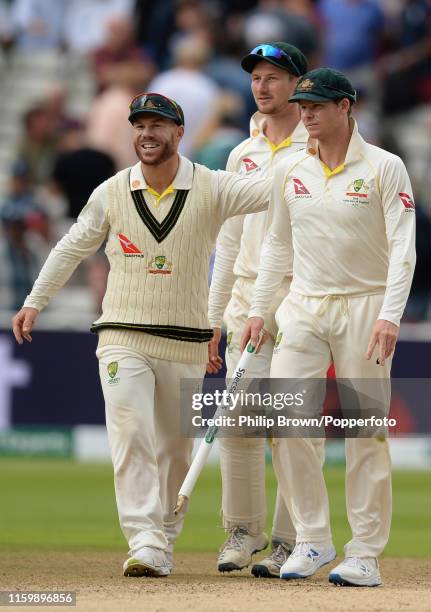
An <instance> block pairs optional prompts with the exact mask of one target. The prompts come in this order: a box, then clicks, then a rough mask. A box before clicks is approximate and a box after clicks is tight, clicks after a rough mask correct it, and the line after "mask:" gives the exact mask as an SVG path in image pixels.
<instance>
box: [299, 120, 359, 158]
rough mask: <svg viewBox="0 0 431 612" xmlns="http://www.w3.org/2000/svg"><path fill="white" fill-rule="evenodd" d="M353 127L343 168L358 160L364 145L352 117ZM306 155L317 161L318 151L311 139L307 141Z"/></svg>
mask: <svg viewBox="0 0 431 612" xmlns="http://www.w3.org/2000/svg"><path fill="white" fill-rule="evenodd" d="M350 121H351V122H352V123H351V125H353V131H352V135H351V137H350V142H349V146H348V147H347V153H346V158H345V160H344V164H342V165H343V166H346V165H347V164H349V163H352V162H354V161H356V160H357V159H359V158H360V156H361V153H362V150H363V148H364V145H365V140H364V139H363V138H362V136H361V135H360V134H359V131H358V124H357V123H356V121H355V119H353V117H351V118H350ZM307 153H308V154H309V155H312V156H313V157H316V158H317V159H319V149H318V145H317V140H315V139H313V138H309V139H308V141H307Z"/></svg>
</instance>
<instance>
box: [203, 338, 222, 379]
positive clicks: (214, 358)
mask: <svg viewBox="0 0 431 612" xmlns="http://www.w3.org/2000/svg"><path fill="white" fill-rule="evenodd" d="M213 332H214V335H213V337H212V340H211V341H210V342H208V362H207V374H217V372H219V371H220V370H221V367H222V365H223V359H222V358H221V357H220V355H219V352H218V347H219V343H220V338H221V329H220V327H214V328H213Z"/></svg>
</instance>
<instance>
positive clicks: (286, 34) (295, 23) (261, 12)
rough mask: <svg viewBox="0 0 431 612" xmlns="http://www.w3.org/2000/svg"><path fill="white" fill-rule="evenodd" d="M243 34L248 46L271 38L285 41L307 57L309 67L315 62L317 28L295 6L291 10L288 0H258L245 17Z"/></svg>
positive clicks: (317, 38) (316, 56)
mask: <svg viewBox="0 0 431 612" xmlns="http://www.w3.org/2000/svg"><path fill="white" fill-rule="evenodd" d="M307 4H309V3H307ZM292 6H293V5H292ZM244 38H245V43H246V47H247V48H248V49H252V48H253V47H256V46H257V45H259V44H260V43H262V42H267V41H271V40H272V41H275V40H286V41H289V43H290V44H292V45H294V46H295V47H298V49H300V50H301V51H302V52H303V53H304V54H305V55H306V56H307V57H308V60H309V66H310V67H311V68H313V67H314V66H315V65H317V63H318V52H319V33H318V31H317V28H316V26H315V24H314V23H313V22H312V21H310V20H309V19H308V18H306V17H304V14H299V11H298V9H297V8H295V7H294V10H292V9H291V8H290V3H289V2H284V3H283V2H281V3H280V2H274V1H273V0H261V1H260V2H259V4H258V6H257V8H256V9H255V10H253V11H251V12H250V13H248V15H247V16H246V18H245V21H244Z"/></svg>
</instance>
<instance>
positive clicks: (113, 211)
mask: <svg viewBox="0 0 431 612" xmlns="http://www.w3.org/2000/svg"><path fill="white" fill-rule="evenodd" d="M270 189H271V185H270V182H269V181H265V180H264V179H256V180H255V181H249V180H247V179H244V178H241V177H238V176H237V175H235V174H232V173H228V172H223V171H210V170H208V169H207V168H205V167H203V166H199V165H196V164H195V165H193V164H192V163H191V162H190V161H189V160H187V159H186V158H184V157H180V165H179V170H178V173H177V176H176V177H175V179H174V182H173V185H172V194H171V195H169V196H168V197H167V198H166V202H164V203H163V201H162V202H160V205H159V207H158V209H157V210H156V209H152V208H151V207H150V206H148V202H149V201H150V192H149V187H148V186H147V185H146V183H145V179H144V177H143V175H142V171H141V165H140V164H137V165H136V166H134V167H133V168H131V169H126V170H123V171H121V172H119V173H118V174H117V175H115V176H114V177H112V178H111V179H109V180H108V181H106V182H105V183H103V184H102V185H100V186H99V187H98V188H97V189H96V190H95V191H94V192H93V195H92V196H91V197H90V200H89V202H88V204H87V206H86V207H85V208H84V210H83V211H82V213H81V215H80V216H79V218H78V220H77V223H75V224H74V225H73V226H72V228H71V229H70V231H69V233H68V234H67V235H66V236H64V237H63V238H62V240H61V241H60V242H59V243H58V244H57V245H56V247H54V249H53V250H52V251H51V254H50V255H49V257H48V259H47V261H46V262H45V265H44V266H43V268H42V270H41V272H40V274H39V277H38V279H37V280H36V282H35V285H34V287H33V290H32V292H31V294H30V296H28V298H27V299H26V301H25V304H24V305H25V306H29V307H33V308H37V309H38V310H41V309H42V308H43V307H44V306H46V304H47V303H48V301H49V299H50V298H51V297H52V296H53V295H55V293H56V292H57V291H58V289H59V288H60V287H61V286H62V285H63V284H64V283H65V282H66V281H67V279H68V278H69V277H70V275H71V274H72V272H73V270H74V269H75V267H76V266H77V265H78V263H79V262H80V261H81V260H82V259H84V258H85V257H87V256H89V255H91V254H92V253H94V252H95V251H96V250H97V249H98V248H99V247H100V246H101V244H102V243H103V241H104V239H105V238H107V243H106V254H107V257H108V259H109V262H110V267H111V269H110V272H109V276H108V287H107V292H106V295H105V298H104V301H103V312H102V316H101V317H100V318H99V319H98V320H97V321H96V322H95V324H94V325H93V328H92V329H93V330H94V331H97V332H98V333H99V334H100V339H99V346H104V345H107V344H121V345H126V346H130V347H132V348H135V349H137V350H139V351H141V352H144V353H147V354H148V355H151V356H153V357H158V358H161V359H168V360H172V361H179V362H183V363H205V362H206V361H207V342H208V340H209V339H210V338H211V336H212V331H211V329H210V327H209V323H208V320H207V312H206V311H207V298H208V282H207V278H208V263H209V257H210V253H211V251H212V249H213V248H214V244H215V240H216V237H217V234H218V232H219V229H220V227H221V225H222V224H223V223H224V221H225V220H226V219H227V218H228V217H230V216H233V215H235V214H244V213H249V212H253V211H260V210H263V209H264V208H266V207H267V206H268V202H269V194H270ZM144 200H145V202H144ZM168 202H170V206H168ZM165 205H166V208H165V210H164V211H161V210H160V208H161V207H162V206H165Z"/></svg>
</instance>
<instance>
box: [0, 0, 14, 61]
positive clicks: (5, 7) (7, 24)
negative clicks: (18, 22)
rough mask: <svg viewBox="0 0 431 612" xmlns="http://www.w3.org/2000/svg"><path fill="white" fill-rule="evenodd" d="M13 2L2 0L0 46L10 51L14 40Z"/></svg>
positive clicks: (0, 2) (0, 3)
mask: <svg viewBox="0 0 431 612" xmlns="http://www.w3.org/2000/svg"><path fill="white" fill-rule="evenodd" d="M10 5H11V3H10V1H9V0H0V48H1V49H3V50H4V51H8V50H9V48H10V47H11V45H12V41H13V27H12V17H11V6H10Z"/></svg>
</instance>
